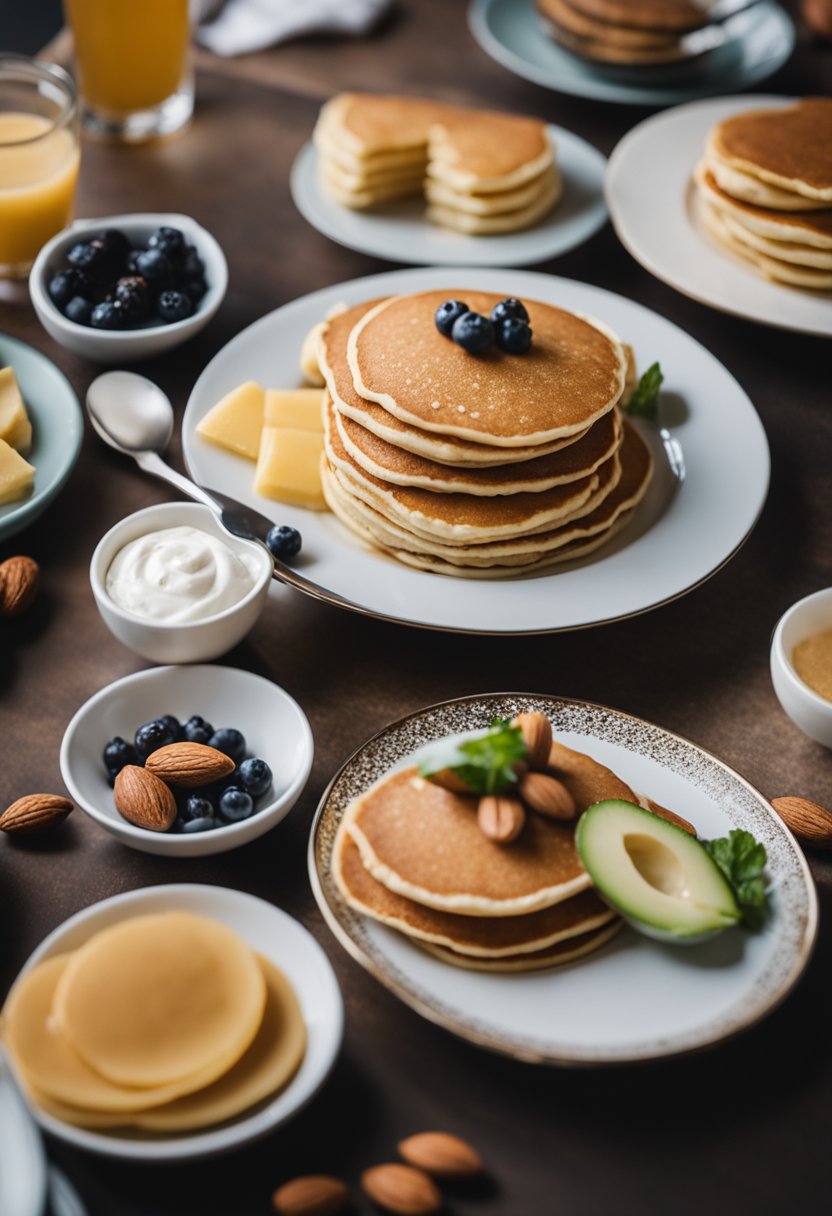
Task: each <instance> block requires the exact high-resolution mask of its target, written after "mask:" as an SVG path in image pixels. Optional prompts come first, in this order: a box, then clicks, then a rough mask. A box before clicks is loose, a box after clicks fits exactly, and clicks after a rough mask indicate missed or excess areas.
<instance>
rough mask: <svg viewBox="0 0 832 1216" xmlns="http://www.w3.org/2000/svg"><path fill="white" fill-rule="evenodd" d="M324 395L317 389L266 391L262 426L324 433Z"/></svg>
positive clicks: (273, 389) (274, 389)
mask: <svg viewBox="0 0 832 1216" xmlns="http://www.w3.org/2000/svg"><path fill="white" fill-rule="evenodd" d="M323 405H324V395H323V393H322V392H321V390H320V389H317V388H295V389H285V390H284V389H277V388H269V389H266V407H265V410H264V413H263V425H264V426H276V427H282V428H283V429H286V430H290V431H317V432H318V434H320V435H322V434H323V433H324V414H323Z"/></svg>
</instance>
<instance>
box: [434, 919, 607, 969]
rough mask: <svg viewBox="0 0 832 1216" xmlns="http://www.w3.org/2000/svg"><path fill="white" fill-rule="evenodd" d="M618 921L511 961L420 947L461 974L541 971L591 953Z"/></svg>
mask: <svg viewBox="0 0 832 1216" xmlns="http://www.w3.org/2000/svg"><path fill="white" fill-rule="evenodd" d="M621 923H622V922H621V921H620V920H615V921H612V922H611V923H610V924H608V925H604V926H603V927H602V928H600V929H594V930H592V932H590V933H582V934H581V936H580V937H572V938H569V940H568V941H562V942H556V943H555V945H553V946H546V947H544V948H543V949H542V950H535V951H534V952H533V953H532V954H519V955H515V956H514V957H513V958H481V957H480V958H473V957H472V956H471V955H470V954H460V953H459V952H458V951H456V950H448V949H446V948H445V947H444V946H433V945H429V944H427V943H423V944H422V949H423V950H427V952H428V953H429V954H433V955H434V956H435V957H436V958H438V959H441V960H442V962H443V963H450V964H451V966H453V967H462V968H463V969H464V970H465V971H493V972H511V971H543V970H544V969H545V968H547V967H558V966H561V965H562V964H564V963H574V962H575V961H576V960H577V959H579V958H583V957H584V955H586V954H591V953H592V952H593V950H598V949H600V947H601V946H604V945H606V943H607V942H608V941H609V940H610V939H611V938H613V937H615V935H616V933H617V932H618V930H619V929H620V928H621Z"/></svg>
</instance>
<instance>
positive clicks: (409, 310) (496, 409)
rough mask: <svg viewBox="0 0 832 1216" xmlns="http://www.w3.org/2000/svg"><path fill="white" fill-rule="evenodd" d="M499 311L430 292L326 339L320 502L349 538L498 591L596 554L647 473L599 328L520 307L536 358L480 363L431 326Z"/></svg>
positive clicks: (488, 302) (358, 315)
mask: <svg viewBox="0 0 832 1216" xmlns="http://www.w3.org/2000/svg"><path fill="white" fill-rule="evenodd" d="M449 298H459V299H461V300H463V301H464V302H465V303H466V304H467V305H468V307H469V308H471V309H473V310H476V311H478V312H480V313H484V314H486V315H487V314H488V313H489V312H490V310H491V309H492V308H493V307H494V305H495V304H497V303H498V301H499V300H500V298H501V297H499V296H497V295H494V294H492V293H486V292H479V291H458V292H454V291H428V292H421V293H419V294H416V295H409V296H393V297H389V298H386V299H383V300H380V301H378V300H375V301H369V302H367V303H365V304H361V305H359V306H357V307H353V308H350V309H348V310H347V311H345V312H343V313H341V314H340V315H338V316H336V317H333V318H331V319H330V320H329V321H328V322H327V323H326V324H325V326H324V328H323V332H322V334H321V336H320V339H319V363H320V367H321V371H322V372H323V375H324V378H325V380H326V390H327V394H326V398H325V405H324V410H325V460H324V462H323V469H322V481H323V489H324V495H325V497H326V500H327V503H328V504H329V506H330V508H331V509H332V511H333V512H334V513H335V514H336V515H337V516H338V517H339V519H340V520H341V521H342V522H343V523H344V524H346V526H347V527H348V528H350V529H351V530H352V531H353V532H354V533H356V534H357V535H358V536H360V537H361V538H362V539H364V540H365V541H367V542H368V543H370V544H372V545H375V546H376V547H378V548H381V549H383V550H384V551H385V552H387V553H389V554H391V555H392V556H394V557H396V558H398V559H399V560H400V561H402V562H405V563H407V564H408V565H411V566H416V567H418V568H420V569H425V570H431V571H435V572H437V573H442V574H449V575H459V576H464V577H477V576H479V577H485V578H495V577H499V576H504V575H511V574H517V573H526V572H528V571H534V570H538V569H541V568H544V567H548V566H551V565H554V564H556V563H558V562H565V561H569V560H571V559H573V558H576V557H581V556H583V555H585V554H587V553H591V552H592V551H593V550H595V549H598V548H599V547H600V546H601V545H603V544H604V543H605V542H606V541H607V540H608V539H609V538H610V537H611V536H613V535H614V534H615V532H617V531H618V530H619V529H620V528H621V527H622V526H623V525H624V524H625V523H626V522H627V520H628V518H629V517H630V514H631V512H632V509H633V507H634V506H635V505H636V503H637V502H638V501H639V500H640V499H641V497H642V496H643V495H644V493H645V491H646V489H647V486H648V484H649V481H650V478H651V475H652V468H653V462H652V458H651V455H650V451H649V448H648V447H647V445H646V443H645V442H644V440H643V439H642V438H641V437H640V435H639V433H638V431H637V430H636V429H635V427H634V426H633V425H632V424H631V423H630V422H628V421H627V420H626V419H624V418H622V415H621V411H620V409H619V408H618V407H619V404H620V403H621V402H622V400H623V399H625V397H626V394H628V393H629V392H630V389H631V385H632V379H633V376H634V369H633V368H632V360H631V358H630V357H629V356H628V352H627V351H626V350H625V348H624V347H623V346H622V345H621V343H620V342H619V340H618V338H617V337H616V336H615V335H614V334H613V333H612V332H611V331H610V330H608V329H607V328H606V327H604V326H602V325H601V324H600V323H599V322H594V321H590V320H587V319H584V318H582V317H579V316H577V315H575V314H574V313H571V312H567V311H565V310H564V309H560V308H556V307H554V306H553V305H551V304H543V303H538V302H533V301H528V300H527V301H525V305H526V307H527V309H528V312H529V316H530V323H531V327H532V330H533V340H532V345H531V348H530V349H529V350H528V351H527V352H526V353H525V354H524V355H521V356H512V355H508V354H506V353H504V352H503V351H501V350H499V349H498V348H497V347H494V348H492V349H491V350H489V351H488V352H486V353H485V354H483V355H476V356H475V355H471V354H469V353H468V352H466V351H465V350H463V349H462V348H461V347H459V346H458V345H456V344H455V343H454V342H452V341H451V340H450V339H448V338H446V337H443V336H442V334H441V333H439V332H438V330H437V329H436V326H435V324H434V314H435V312H436V309H437V308H438V306H439V305H440V304H442V303H443V302H444V301H445V300H447V299H449Z"/></svg>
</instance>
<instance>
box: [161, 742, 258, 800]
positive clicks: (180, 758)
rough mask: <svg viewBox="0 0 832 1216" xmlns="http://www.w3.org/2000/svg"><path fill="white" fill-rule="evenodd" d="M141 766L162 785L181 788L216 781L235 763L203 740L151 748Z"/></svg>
mask: <svg viewBox="0 0 832 1216" xmlns="http://www.w3.org/2000/svg"><path fill="white" fill-rule="evenodd" d="M144 766H145V768H146V769H147V771H148V772H150V773H153V775H154V777H159V778H160V779H161V780H162V781H164V782H165V784H166V785H177V786H181V787H182V788H183V789H192V788H196V787H197V786H200V785H210V784H211V782H212V781H220V780H222V778H223V777H227V776H228V775H229V774H230V773H233V772H234V769H235V768H236V767H237V766H236V764H235V763H234V761H233V760H232V759H231V757H230V756H226V754H225V752H220V751H217V749H216V748H215V747H208V745H207V744H206V743H169V744H168V745H167V747H160V748H158V749H157V750H156V751H155V752H151V753H150V755H149V756H148V757H147V759H146V760H145V762H144Z"/></svg>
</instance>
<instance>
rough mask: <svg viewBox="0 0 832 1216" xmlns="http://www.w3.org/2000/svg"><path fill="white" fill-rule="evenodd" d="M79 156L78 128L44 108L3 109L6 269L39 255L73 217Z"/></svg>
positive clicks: (0, 237)
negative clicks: (47, 113) (42, 110)
mask: <svg viewBox="0 0 832 1216" xmlns="http://www.w3.org/2000/svg"><path fill="white" fill-rule="evenodd" d="M78 162H79V153H78V144H77V142H76V140H75V137H74V133H73V131H71V130H68V129H66V128H65V127H55V125H54V124H53V123H52V122H51V121H50V120H49V119H48V118H45V117H44V116H42V115H40V114H19V113H15V112H11V113H8V112H0V273H1V272H2V268H6V269H7V270H8V269H9V268H20V267H25V266H26V265H28V264H29V263H30V262H32V261H34V259H35V257H36V255H37V253H38V250H39V249H40V247H41V245H43V244H44V243H45V242H46V241H48V240H49V238H50V237H52V236H54V235H55V233H56V232H60V230H61V229H62V228H65V227H66V225H67V224H68V223H69V220H70V218H71V215H72V205H73V200H74V197H75V186H76V182H77V180H78Z"/></svg>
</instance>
